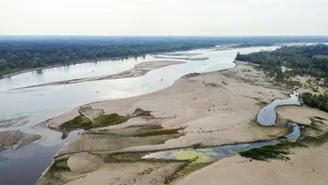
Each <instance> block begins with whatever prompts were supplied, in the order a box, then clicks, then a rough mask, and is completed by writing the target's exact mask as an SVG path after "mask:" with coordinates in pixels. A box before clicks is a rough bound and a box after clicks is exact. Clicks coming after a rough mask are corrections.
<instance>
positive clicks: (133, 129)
mask: <svg viewBox="0 0 328 185" xmlns="http://www.w3.org/2000/svg"><path fill="white" fill-rule="evenodd" d="M187 76H189V77H183V78H181V79H179V80H177V81H176V82H175V83H174V85H173V86H171V87H169V88H167V89H164V90H161V91H158V92H155V93H151V94H147V95H143V96H138V97H132V98H126V99H119V100H111V101H103V102H97V103H92V104H88V105H85V106H83V107H84V108H83V107H82V109H81V108H80V107H79V108H76V109H74V110H72V111H70V112H68V113H66V114H64V115H61V116H58V117H55V118H53V119H51V120H49V121H48V125H49V126H50V127H53V128H59V126H60V125H61V124H62V123H64V122H66V121H69V120H72V119H74V118H75V117H77V116H78V115H81V110H82V114H83V115H85V116H87V117H90V119H94V116H95V115H98V114H99V113H100V112H102V113H105V114H111V113H117V114H119V115H131V114H133V112H134V111H135V110H136V109H137V108H142V109H143V110H149V111H151V114H152V115H153V117H154V118H153V119H148V118H147V119H145V118H142V117H135V118H131V119H129V120H128V121H127V122H125V123H122V124H119V125H115V126H110V127H103V128H97V129H92V130H90V131H86V132H84V133H81V134H79V136H78V137H77V138H76V139H74V140H73V141H72V142H70V143H68V144H67V145H65V146H64V148H63V149H62V150H61V151H60V152H59V153H58V155H57V156H56V157H55V162H54V164H53V166H56V165H57V163H58V161H61V160H62V161H66V162H64V163H65V164H66V165H64V166H66V168H64V169H66V170H63V171H54V170H53V167H51V168H50V170H49V171H48V172H47V173H45V175H44V176H43V177H42V178H41V179H40V181H39V182H38V184H47V183H57V184H90V183H91V182H92V183H94V184H122V183H123V184H124V183H126V184H165V183H168V182H167V179H170V178H171V177H172V175H174V173H175V172H176V171H177V170H178V169H179V168H181V165H184V164H181V162H173V163H172V161H171V162H168V161H165V162H164V161H163V162H161V163H160V164H159V163H158V162H159V161H153V162H149V161H148V162H144V161H140V160H137V161H133V162H131V163H128V164H127V163H124V160H126V159H127V158H128V159H130V158H131V156H130V157H129V156H125V157H123V158H124V160H123V162H122V161H120V163H116V162H115V160H114V161H111V160H109V161H108V160H106V159H108V157H109V156H111V155H114V154H117V153H124V154H126V155H128V154H129V153H131V152H132V153H135V152H141V153H145V152H147V151H148V152H149V151H160V150H164V149H172V148H181V147H190V146H194V145H197V146H216V145H226V144H234V143H244V142H251V141H258V140H270V139H274V138H277V137H279V136H283V135H285V134H286V133H287V132H288V130H287V129H286V128H284V127H270V128H267V127H261V126H259V125H257V124H256V123H255V121H254V120H255V117H256V114H257V113H258V111H259V109H260V107H261V106H262V103H263V102H270V101H272V100H273V99H275V98H287V97H288V96H287V95H286V94H288V92H289V91H287V90H284V89H280V87H277V86H274V85H273V84H271V83H269V82H267V80H266V78H265V74H264V73H263V72H260V71H256V70H255V69H254V68H253V67H252V66H251V65H248V64H246V63H238V64H237V65H236V67H234V68H232V69H229V70H224V71H219V72H212V73H206V74H201V75H197V74H195V75H187ZM190 76H192V77H190ZM92 110H95V112H94V113H93V112H92ZM100 110H101V111H100ZM154 125H159V126H160V127H163V128H162V129H159V130H160V131H161V132H162V131H163V129H164V130H172V129H179V131H178V132H177V133H173V134H172V133H171V134H160V135H154V136H151V135H150V136H147V137H141V136H140V132H145V129H146V130H147V129H148V130H150V131H149V133H150V132H153V131H154V129H155V130H156V131H158V128H156V126H154ZM146 126H147V128H146ZM148 127H149V128H148ZM152 127H154V128H152ZM146 132H148V131H146ZM165 133H167V132H165ZM86 153H88V154H86ZM112 158H113V157H112ZM72 161H73V162H72ZM97 161H98V162H97ZM106 161H107V162H106ZM88 164H90V165H88ZM91 164H95V165H91ZM57 166H58V165H57ZM150 166H151V167H150ZM159 166H162V167H163V169H161V168H159ZM147 168H151V169H149V170H148V171H147V172H139V171H140V170H141V169H142V170H144V169H147ZM157 168H158V170H159V171H158V170H155V169H157ZM67 169H69V170H68V171H67ZM115 169H116V170H115ZM123 169H126V172H128V173H127V174H128V175H126V173H122V172H123ZM163 170H164V171H163ZM124 171H125V170H124ZM109 174H112V175H109ZM54 177H55V178H54ZM132 177H133V178H132ZM160 177H163V178H160ZM131 178H132V180H131ZM155 178H156V179H157V180H156V181H155V180H154V179H155ZM58 179H60V180H58ZM145 179H148V180H147V181H145Z"/></svg>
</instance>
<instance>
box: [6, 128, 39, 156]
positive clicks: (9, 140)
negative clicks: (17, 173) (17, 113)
mask: <svg viewBox="0 0 328 185" xmlns="http://www.w3.org/2000/svg"><path fill="white" fill-rule="evenodd" d="M38 139H41V136H39V135H35V134H25V133H22V132H20V131H18V130H16V131H5V132H0V152H1V151H4V150H7V149H10V148H11V147H13V146H16V147H17V148H20V147H23V146H25V145H28V144H30V143H32V142H33V141H35V140H38Z"/></svg>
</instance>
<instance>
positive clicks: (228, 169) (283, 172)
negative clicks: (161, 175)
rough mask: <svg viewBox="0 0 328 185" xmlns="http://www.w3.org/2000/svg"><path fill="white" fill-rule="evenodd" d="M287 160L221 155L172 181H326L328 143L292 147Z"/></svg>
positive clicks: (232, 184)
mask: <svg viewBox="0 0 328 185" xmlns="http://www.w3.org/2000/svg"><path fill="white" fill-rule="evenodd" d="M294 153H295V154H292V155H289V157H290V160H289V161H281V160H274V161H271V162H261V161H254V160H253V161H250V160H249V159H246V158H243V157H241V156H239V155H238V156H234V157H231V158H225V159H222V160H220V161H218V162H216V163H214V164H212V165H209V166H207V167H205V168H203V169H200V170H198V171H195V172H193V173H192V174H190V175H188V176H186V177H184V178H183V179H180V180H178V181H176V182H175V183H174V184H175V185H200V184H206V185H218V184H224V185H277V184H283V185H296V184H297V185H314V184H315V185H326V184H328V179H327V178H326V174H327V172H328V169H327V166H328V160H327V158H328V145H327V144H325V145H323V146H321V147H318V148H312V147H311V148H302V149H297V150H294Z"/></svg>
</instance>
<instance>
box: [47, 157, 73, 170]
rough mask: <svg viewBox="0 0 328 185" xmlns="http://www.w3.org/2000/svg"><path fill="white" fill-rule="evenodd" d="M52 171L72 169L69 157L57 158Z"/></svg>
mask: <svg viewBox="0 0 328 185" xmlns="http://www.w3.org/2000/svg"><path fill="white" fill-rule="evenodd" d="M50 170H51V171H52V172H56V171H70V168H69V167H68V165H67V159H62V160H56V161H55V162H54V163H53V164H52V166H51V169H50Z"/></svg>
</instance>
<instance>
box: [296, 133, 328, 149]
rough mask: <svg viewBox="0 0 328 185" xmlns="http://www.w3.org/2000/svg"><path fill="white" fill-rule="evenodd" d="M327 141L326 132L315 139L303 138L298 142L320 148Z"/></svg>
mask: <svg viewBox="0 0 328 185" xmlns="http://www.w3.org/2000/svg"><path fill="white" fill-rule="evenodd" d="M327 141H328V132H326V133H324V134H322V135H320V136H317V137H312V136H305V137H304V138H302V139H301V140H300V142H301V143H303V144H306V145H314V146H321V145H322V144H324V143H325V142H327Z"/></svg>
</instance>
